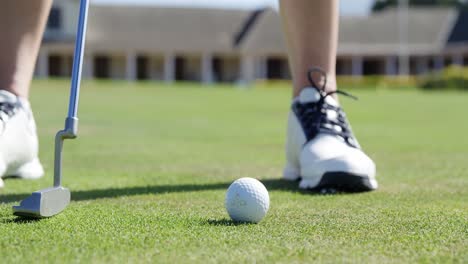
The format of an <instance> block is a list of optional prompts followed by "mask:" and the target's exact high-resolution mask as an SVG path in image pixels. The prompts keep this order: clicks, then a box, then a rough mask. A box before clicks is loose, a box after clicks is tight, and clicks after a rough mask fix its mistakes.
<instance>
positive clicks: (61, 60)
mask: <svg viewBox="0 0 468 264" xmlns="http://www.w3.org/2000/svg"><path fill="white" fill-rule="evenodd" d="M54 2H55V3H54V7H53V9H52V11H51V14H50V17H49V21H48V24H47V32H46V34H45V36H44V40H43V45H42V48H41V51H40V55H39V58H38V62H37V67H36V76H38V77H48V76H68V75H69V74H70V72H71V66H72V55H73V47H74V35H75V27H76V18H77V10H78V1H75V0H61V1H54ZM408 12H409V13H408V28H407V36H406V37H405V42H404V43H402V42H401V34H400V33H399V26H398V25H399V19H400V16H399V13H398V11H397V10H396V9H389V10H387V11H384V12H381V13H377V14H372V15H370V16H368V17H342V18H341V19H340V35H339V51H338V60H337V74H338V75H352V76H356V77H359V76H362V75H397V74H398V73H399V65H398V64H399V63H398V61H399V60H398V56H401V55H402V52H403V55H407V56H408V57H409V73H410V74H414V75H416V74H424V73H427V72H429V71H433V70H440V69H442V68H444V67H445V66H447V65H450V64H459V65H468V14H467V13H461V12H458V11H457V10H455V9H450V8H417V9H410V10H409V11H408ZM310 34H314V33H313V32H310ZM402 44H404V45H402ZM84 67H85V68H84V74H85V77H87V78H113V79H127V80H147V79H151V80H164V81H167V82H172V81H174V80H184V81H185V80H187V81H200V82H205V83H210V82H250V81H252V80H255V79H287V78H289V77H290V74H289V70H288V64H287V59H286V52H285V45H284V39H283V35H282V33H281V24H280V17H279V15H278V13H277V12H276V11H274V10H270V9H265V10H255V11H252V10H228V9H226V10H218V9H200V8H194V9H186V8H185V9H184V8H167V7H154V6H101V5H93V6H92V7H91V9H90V14H89V25H88V35H87V47H86V55H85V66H84Z"/></svg>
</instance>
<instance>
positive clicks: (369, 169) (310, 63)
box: [280, 0, 377, 191]
mask: <svg viewBox="0 0 468 264" xmlns="http://www.w3.org/2000/svg"><path fill="white" fill-rule="evenodd" d="M280 8H281V14H282V18H283V27H284V31H285V36H286V39H287V46H288V53H289V63H290V66H291V71H292V76H293V94H294V99H293V102H292V107H291V112H290V114H289V120H288V136H287V143H286V158H287V163H286V167H285V169H284V173H283V176H284V178H285V179H288V180H297V179H300V183H299V187H300V188H303V189H316V190H324V189H325V190H327V189H341V190H344V191H369V190H374V189H376V188H377V181H376V180H375V164H374V162H373V161H372V160H371V159H370V158H369V157H368V156H367V155H366V154H365V153H364V152H363V151H362V150H361V149H360V146H359V143H358V142H357V140H356V138H355V137H354V135H353V133H352V131H351V130H350V126H349V124H348V121H347V120H346V116H345V115H344V113H343V111H342V110H341V108H340V107H339V104H338V102H337V101H336V98H332V97H331V96H329V95H327V92H332V91H335V90H336V77H335V61H336V52H337V42H338V0H281V5H280ZM312 67H318V68H321V69H322V70H323V71H324V72H325V75H326V76H327V77H328V78H327V79H328V82H327V85H326V87H323V84H324V82H323V80H324V78H322V79H320V77H319V76H322V77H324V75H318V76H313V80H312V82H311V81H309V79H308V70H309V69H310V68H312ZM317 86H318V87H317Z"/></svg>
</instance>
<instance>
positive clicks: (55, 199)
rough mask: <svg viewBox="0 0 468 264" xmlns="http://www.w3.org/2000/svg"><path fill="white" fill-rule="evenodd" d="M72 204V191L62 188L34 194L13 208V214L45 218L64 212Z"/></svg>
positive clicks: (52, 188)
mask: <svg viewBox="0 0 468 264" xmlns="http://www.w3.org/2000/svg"><path fill="white" fill-rule="evenodd" d="M69 203H70V190H68V189H67V188H64V187H62V186H58V187H51V188H47V189H43V190H39V191H36V192H33V193H32V195H31V196H29V197H27V198H26V199H24V200H23V201H21V203H20V205H18V206H13V214H14V215H17V216H21V217H30V218H44V217H50V216H53V215H56V214H58V213H60V212H61V211H63V209H65V207H67V205H68V204H69Z"/></svg>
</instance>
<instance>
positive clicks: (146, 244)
mask: <svg viewBox="0 0 468 264" xmlns="http://www.w3.org/2000/svg"><path fill="white" fill-rule="evenodd" d="M33 86H34V87H33V94H32V103H33V106H34V109H35V113H36V119H37V122H38V126H39V133H40V141H41V151H40V157H41V159H42V162H43V163H44V165H45V167H46V170H47V175H46V177H44V178H43V179H41V180H38V181H20V180H7V181H6V188H5V189H4V190H2V191H0V202H1V203H0V261H1V262H2V263H11V262H23V263H28V262H35V263H38V262H39V263H54V262H55V263H63V262H92V263H100V262H109V263H127V262H147V263H151V262H172V263H181V262H190V263H192V262H195V263H197V262H198V263H205V262H233V263H243V262H264V263H269V262H284V263H291V262H325V263H337V262H354V263H362V262H373V263H384V262H393V263H401V262H408V263H413V262H420V263H433V262H446V263H467V262H468V250H467V248H468V243H467V237H468V224H467V223H468V212H467V209H468V208H467V207H468V206H467V201H468V188H467V187H468V184H467V183H468V139H467V133H468V122H467V111H468V110H467V107H468V103H467V102H468V94H466V93H465V94H463V93H424V92H420V91H416V90H412V91H401V90H400V91H389V90H378V91H370V90H367V91H354V93H355V94H356V95H358V96H359V97H360V101H358V102H354V101H352V100H347V99H342V103H343V104H344V105H345V109H346V110H347V113H348V116H349V117H350V119H351V121H352V123H353V127H354V130H355V132H356V134H357V135H358V137H359V139H360V141H361V144H362V145H363V146H364V147H365V150H366V151H367V152H368V153H369V155H370V156H371V157H373V158H374V159H375V161H376V163H377V166H378V180H379V183H380V189H379V190H378V191H376V192H371V193H362V194H340V195H326V196H323V195H314V194H310V193H304V192H300V191H298V190H297V188H296V187H297V183H287V182H283V181H281V180H279V178H280V174H281V170H282V165H283V160H284V158H283V145H284V137H285V123H286V121H285V120H286V116H287V111H288V104H289V91H288V90H287V89H286V87H283V88H282V89H281V88H271V89H267V88H263V89H250V90H248V89H235V88H233V87H228V86H226V87H220V86H212V87H202V86H199V85H187V84H185V85H176V86H166V85H162V84H154V83H143V84H134V85H132V84H127V83H125V82H85V83H84V87H83V90H82V96H81V99H82V100H81V103H80V107H81V108H80V130H79V134H80V136H79V138H78V139H77V140H74V141H69V142H66V144H65V157H64V159H65V160H64V175H65V179H64V181H65V182H64V183H65V186H67V187H69V188H70V189H71V190H72V192H73V193H72V200H73V201H72V203H71V204H70V206H69V208H68V209H67V210H66V211H64V212H63V213H62V214H60V215H58V216H56V217H53V218H50V219H44V220H40V221H25V220H22V219H18V218H16V217H14V216H12V214H11V206H12V205H13V204H15V203H17V202H18V201H19V200H20V199H22V198H24V197H26V196H27V195H29V193H30V192H31V191H34V190H36V189H41V188H43V187H46V186H48V185H49V184H51V181H52V164H53V155H52V153H53V137H54V134H55V132H56V130H57V129H59V128H61V127H62V126H63V120H64V115H65V111H66V104H67V100H68V82H65V81H36V82H35V83H34V85H33ZM343 88H344V89H345V87H343ZM239 177H255V178H258V179H260V180H262V181H263V182H264V183H265V185H266V187H267V188H268V189H269V191H270V197H271V208H270V211H269V213H268V215H267V217H266V218H265V219H264V221H263V222H261V223H260V224H257V225H254V224H253V225H249V224H247V225H245V224H240V225H239V224H234V223H232V222H231V221H229V220H228V218H227V217H228V216H227V213H226V212H225V209H224V195H225V190H226V188H227V187H228V185H229V184H230V183H231V182H232V181H233V180H235V179H236V178H239Z"/></svg>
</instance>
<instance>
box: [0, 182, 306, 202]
mask: <svg viewBox="0 0 468 264" xmlns="http://www.w3.org/2000/svg"><path fill="white" fill-rule="evenodd" d="M262 183H263V184H264V185H265V187H266V188H267V189H268V190H269V191H291V192H299V193H310V192H306V191H301V190H299V189H298V187H297V182H290V181H285V180H280V179H269V180H262ZM230 184H231V182H223V183H208V184H181V185H150V186H138V187H124V188H108V189H91V190H83V191H73V190H72V201H86V200H95V199H103V198H115V197H119V196H132V195H144V194H165V193H179V192H197V191H209V190H226V189H227V188H228V187H229V185H230ZM29 195H31V193H23V194H5V195H0V203H11V202H19V201H20V200H22V199H24V198H26V197H27V196H29Z"/></svg>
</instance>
